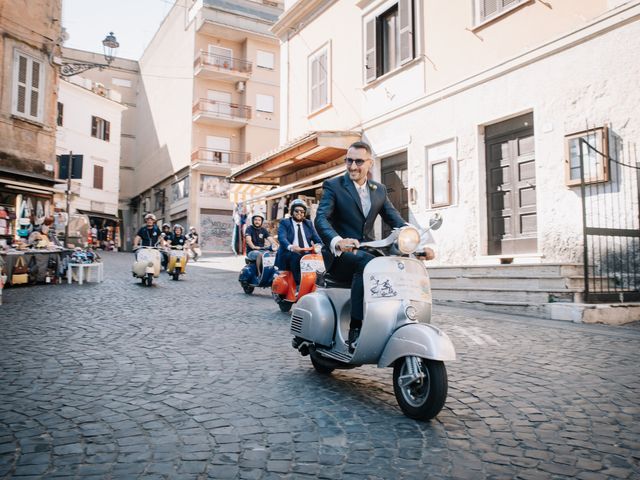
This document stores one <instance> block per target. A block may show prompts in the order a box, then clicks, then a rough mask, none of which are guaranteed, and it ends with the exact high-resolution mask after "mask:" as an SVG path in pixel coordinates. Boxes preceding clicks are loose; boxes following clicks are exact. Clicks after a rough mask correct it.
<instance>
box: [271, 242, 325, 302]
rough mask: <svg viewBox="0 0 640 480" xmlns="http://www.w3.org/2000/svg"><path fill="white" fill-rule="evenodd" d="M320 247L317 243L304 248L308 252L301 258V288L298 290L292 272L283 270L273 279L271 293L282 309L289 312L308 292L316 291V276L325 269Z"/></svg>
mask: <svg viewBox="0 0 640 480" xmlns="http://www.w3.org/2000/svg"><path fill="white" fill-rule="evenodd" d="M320 248H321V247H320V245H315V246H313V247H308V248H304V249H303V250H304V251H305V252H308V253H307V254H306V255H305V256H304V257H302V258H301V259H300V288H298V289H297V291H296V287H297V285H296V282H295V280H294V279H293V273H292V272H290V271H288V270H283V271H281V272H280V273H279V274H278V275H277V276H276V277H275V278H274V279H273V283H272V284H271V293H272V295H273V299H274V300H275V301H276V303H277V304H278V306H279V307H280V311H282V312H288V311H289V310H291V306H292V305H293V304H294V303H296V302H297V301H298V300H300V299H301V298H302V297H304V296H305V295H306V294H307V293H311V292H315V291H316V276H317V274H318V273H324V270H325V269H324V260H323V259H322V255H320Z"/></svg>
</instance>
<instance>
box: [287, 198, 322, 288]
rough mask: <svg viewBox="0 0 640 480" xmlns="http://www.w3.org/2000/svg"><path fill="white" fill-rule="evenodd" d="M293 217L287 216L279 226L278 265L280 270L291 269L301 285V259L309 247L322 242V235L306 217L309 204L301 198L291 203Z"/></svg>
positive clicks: (290, 209) (297, 282)
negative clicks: (319, 234)
mask: <svg viewBox="0 0 640 480" xmlns="http://www.w3.org/2000/svg"><path fill="white" fill-rule="evenodd" d="M289 211H290V212H291V218H285V219H284V220H282V221H281V222H280V226H279V227H278V242H279V243H280V248H278V254H277V256H276V267H278V269H280V270H289V271H291V273H293V279H294V281H295V282H296V285H297V286H300V259H301V258H302V256H303V255H304V254H305V253H307V252H308V251H309V250H308V249H309V247H312V246H313V245H314V244H316V243H318V244H319V243H322V240H320V237H319V236H318V234H317V233H316V229H315V228H313V224H312V223H311V220H307V219H306V215H307V204H306V203H304V201H303V200H301V199H296V200H294V201H293V202H291V205H289Z"/></svg>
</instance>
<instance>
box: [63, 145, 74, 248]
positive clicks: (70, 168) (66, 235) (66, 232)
mask: <svg viewBox="0 0 640 480" xmlns="http://www.w3.org/2000/svg"><path fill="white" fill-rule="evenodd" d="M72 171H73V151H72V150H69V164H68V165H67V195H66V196H67V223H66V225H65V226H64V243H65V245H67V244H68V243H69V221H70V220H71V213H70V212H69V208H70V203H71V202H70V198H71V172H72Z"/></svg>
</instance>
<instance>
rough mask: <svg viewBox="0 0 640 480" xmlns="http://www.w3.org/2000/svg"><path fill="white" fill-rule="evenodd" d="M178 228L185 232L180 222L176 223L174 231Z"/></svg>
mask: <svg viewBox="0 0 640 480" xmlns="http://www.w3.org/2000/svg"><path fill="white" fill-rule="evenodd" d="M178 228H179V229H180V230H182V231H183V232H184V228H182V225H180V224H179V223H176V224H175V225H174V226H173V231H174V232H175V231H176V230H177V229H178Z"/></svg>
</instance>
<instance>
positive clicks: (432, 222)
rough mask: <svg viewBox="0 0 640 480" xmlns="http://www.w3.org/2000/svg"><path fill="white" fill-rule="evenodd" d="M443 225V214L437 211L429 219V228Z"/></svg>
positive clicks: (432, 228) (435, 228)
mask: <svg viewBox="0 0 640 480" xmlns="http://www.w3.org/2000/svg"><path fill="white" fill-rule="evenodd" d="M441 226H442V215H441V214H440V213H435V214H434V215H433V216H432V217H431V218H430V219H429V230H438V229H439V228H440V227H441Z"/></svg>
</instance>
